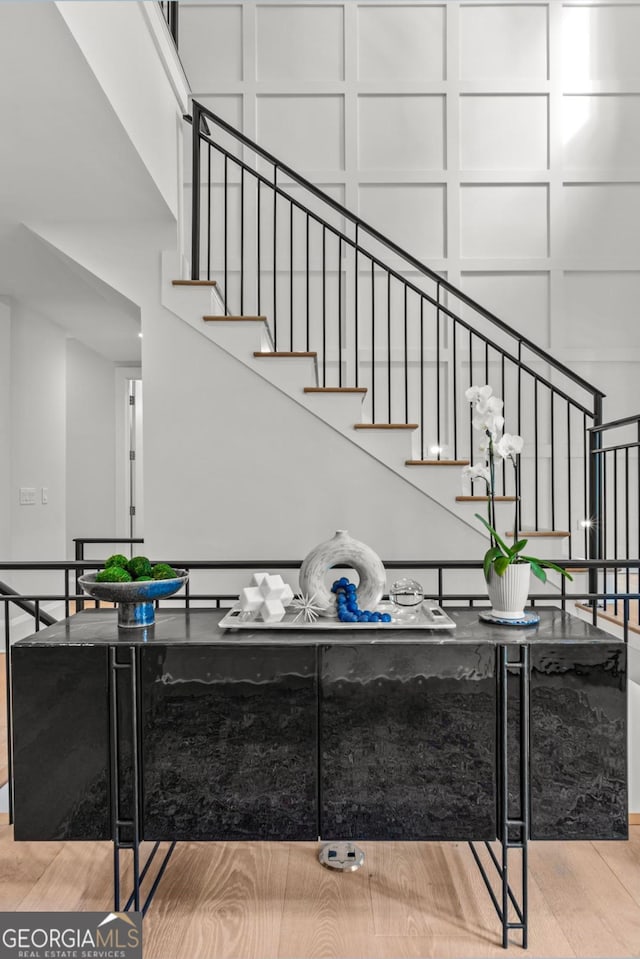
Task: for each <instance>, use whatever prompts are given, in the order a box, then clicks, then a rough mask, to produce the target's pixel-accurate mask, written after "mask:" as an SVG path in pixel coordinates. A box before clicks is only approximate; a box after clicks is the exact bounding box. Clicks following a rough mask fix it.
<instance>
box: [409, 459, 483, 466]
mask: <svg viewBox="0 0 640 959" xmlns="http://www.w3.org/2000/svg"><path fill="white" fill-rule="evenodd" d="M404 465H405V466H468V465H469V460H405V461H404Z"/></svg>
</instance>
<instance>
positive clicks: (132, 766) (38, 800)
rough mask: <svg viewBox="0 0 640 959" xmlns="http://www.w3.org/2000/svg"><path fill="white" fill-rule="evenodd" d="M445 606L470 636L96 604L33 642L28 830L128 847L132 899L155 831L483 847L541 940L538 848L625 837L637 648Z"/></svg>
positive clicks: (182, 835)
mask: <svg viewBox="0 0 640 959" xmlns="http://www.w3.org/2000/svg"><path fill="white" fill-rule="evenodd" d="M447 611H448V612H449V613H450V615H452V617H453V618H455V620H456V622H457V629H456V630H455V631H453V632H435V631H432V632H428V631H425V632H424V633H420V632H417V631H402V630H395V629H390V630H384V631H382V630H379V631H375V632H374V631H358V629H357V628H354V629H353V630H350V631H345V632H340V633H333V632H327V631H319V630H308V629H305V630H300V631H287V632H278V631H277V630H269V631H263V630H255V631H248V630H242V631H239V630H233V631H222V630H219V629H218V622H219V620H220V618H221V617H222V615H223V611H216V610H202V609H191V610H187V611H185V610H180V611H175V612H171V611H160V612H159V613H158V614H157V617H156V625H155V626H154V627H153V628H150V629H149V630H127V631H124V630H121V631H120V633H119V634H118V629H117V627H116V621H115V613H114V612H113V611H110V610H99V611H86V612H82V613H79V614H77V615H76V616H73V617H71V618H70V619H68V620H64V621H63V622H61V623H58V624H56V625H54V626H51V627H49V628H47V629H45V630H42V631H41V632H39V633H37V634H35V635H34V636H32V637H30V638H28V639H25V640H22V641H20V642H19V643H17V644H16V645H15V647H14V649H13V655H12V673H13V729H14V757H13V774H14V815H15V838H16V839H18V840H21V839H24V840H53V839H79V840H80V839H82V840H88V839H112V840H113V841H114V844H115V848H116V861H117V857H118V852H119V850H120V849H121V848H133V850H134V892H133V894H132V896H131V897H130V900H129V902H128V903H127V905H126V907H125V908H127V907H129V906H130V905H132V904H133V905H134V906H135V907H136V908H138V907H139V876H140V869H139V862H138V858H137V857H138V845H139V843H140V842H141V841H142V840H155V842H156V846H155V847H154V850H156V849H157V848H158V843H160V842H164V841H168V842H170V843H171V846H170V851H169V855H170V852H171V851H172V850H173V846H174V844H175V842H176V841H179V840H187V839H188V840H217V839H234V840H239V839H247V840H280V839H283V840H310V839H318V838H319V837H321V838H322V839H327V840H330V839H360V840H364V839H372V840H385V839H397V840H466V841H469V842H470V843H471V847H472V850H473V853H474V856H475V857H476V861H477V862H478V865H479V866H480V867H481V871H482V873H483V878H484V880H485V882H486V884H487V887H488V888H489V890H490V893H491V895H492V899H493V902H494V905H495V906H496V909H497V911H498V914H499V916H500V918H501V921H502V929H503V943H504V944H505V945H506V943H507V937H508V933H509V931H510V930H511V929H522V931H523V945H526V926H527V903H526V848H527V841H528V840H529V839H625V838H626V837H627V821H628V812H627V790H626V782H627V770H626V648H625V646H624V644H623V643H622V642H619V641H617V640H615V639H614V638H612V637H611V636H609V635H608V634H606V633H604V632H602V631H601V630H599V629H596V628H594V627H592V626H591V625H589V624H587V623H584V622H582V621H581V620H578V619H576V618H575V617H571V616H569V615H568V614H566V613H563V612H561V611H559V610H555V609H554V610H552V609H549V610H543V611H542V620H541V623H540V624H539V626H537V627H534V628H528V629H505V628H500V627H496V626H491V625H488V624H485V623H481V622H479V621H478V616H477V611H474V610H468V609H464V610H462V609H461V610H449V609H448V610H447ZM44 784H46V787H45V786H44ZM496 839H497V840H499V842H500V844H501V852H500V857H501V858H500V859H499V858H498V857H497V856H496V855H495V853H494V851H493V847H491V846H490V845H489V843H490V842H491V841H493V840H496ZM477 843H484V844H485V845H486V850H487V854H488V855H489V856H490V857H491V859H492V860H493V865H494V866H495V867H496V869H497V871H498V878H499V881H500V885H501V889H500V891H499V892H498V895H497V896H496V894H495V893H494V892H493V889H492V887H491V883H490V881H489V878H488V876H487V873H486V871H485V869H484V866H483V865H482V863H481V860H480V857H479V856H478V852H477V850H476V845H475V844H477ZM514 849H516V850H520V860H521V865H522V869H523V879H524V882H523V895H522V899H521V901H520V902H518V901H516V898H515V897H514V895H513V892H512V889H511V886H510V884H509V872H508V869H509V852H510V851H513V850H514ZM167 860H168V855H167V856H166V857H165V860H164V862H163V866H162V868H164V866H166V862H167ZM117 872H118V870H117V869H116V870H115V872H114V877H115V875H116V873H117ZM115 882H116V902H115V908H116V910H118V909H120V908H121V906H120V891H119V885H118V880H117V878H116V879H115ZM510 902H511V907H510V906H509V903H510ZM147 905H148V903H147ZM510 916H511V918H510ZM514 917H515V918H514Z"/></svg>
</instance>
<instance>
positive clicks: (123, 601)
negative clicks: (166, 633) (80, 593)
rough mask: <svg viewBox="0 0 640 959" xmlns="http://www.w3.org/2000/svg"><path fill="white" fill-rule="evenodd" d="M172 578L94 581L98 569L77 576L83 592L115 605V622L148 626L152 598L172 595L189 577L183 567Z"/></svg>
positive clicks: (120, 624) (152, 615)
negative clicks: (137, 580) (116, 613)
mask: <svg viewBox="0 0 640 959" xmlns="http://www.w3.org/2000/svg"><path fill="white" fill-rule="evenodd" d="M176 573H178V574H179V575H178V576H177V577H176V578H175V579H151V580H148V581H147V582H142V583H136V582H131V583H96V575H97V573H87V574H85V575H84V576H81V577H80V578H79V580H78V582H79V584H80V586H82V588H83V590H84V591H85V593H88V594H89V596H92V597H93V599H101V600H104V602H105V603H116V604H117V606H118V626H121V627H124V628H131V627H138V626H151V625H152V624H153V622H154V611H155V607H154V605H153V604H154V601H155V600H157V599H166V598H167V597H168V596H173V594H174V593H177V592H178V590H179V589H182V587H183V586H184V585H185V583H186V582H187V580H188V579H189V576H188V574H187V573H186V572H185V570H183V569H177V570H176Z"/></svg>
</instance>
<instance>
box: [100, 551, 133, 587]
mask: <svg viewBox="0 0 640 959" xmlns="http://www.w3.org/2000/svg"><path fill="white" fill-rule="evenodd" d="M128 565H129V560H128V559H127V557H126V556H123V555H122V553H114V554H113V556H110V557H109V559H107V560H105V563H104V567H105V569H109V568H110V567H111V566H119V567H120V569H127V567H128ZM107 582H112V580H107Z"/></svg>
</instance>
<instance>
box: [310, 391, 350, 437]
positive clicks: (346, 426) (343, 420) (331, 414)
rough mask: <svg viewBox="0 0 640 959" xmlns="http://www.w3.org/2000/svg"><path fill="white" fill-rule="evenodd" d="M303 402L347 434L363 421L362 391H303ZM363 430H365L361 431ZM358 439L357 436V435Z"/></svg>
mask: <svg viewBox="0 0 640 959" xmlns="http://www.w3.org/2000/svg"><path fill="white" fill-rule="evenodd" d="M300 399H301V402H302V403H304V405H305V406H306V407H307V409H309V410H311V411H312V412H313V413H315V414H316V415H317V416H320V417H321V418H322V419H324V420H326V421H327V423H330V424H331V426H333V427H335V429H337V430H339V431H340V432H341V433H345V434H347V435H349V434H350V432H353V433H356V434H357V433H358V432H359V431H358V430H354V429H353V426H354V423H360V422H362V402H363V394H362V393H304V392H303V393H302V395H301V397H300ZM360 432H363V431H360ZM355 439H356V441H357V436H356V437H355Z"/></svg>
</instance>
